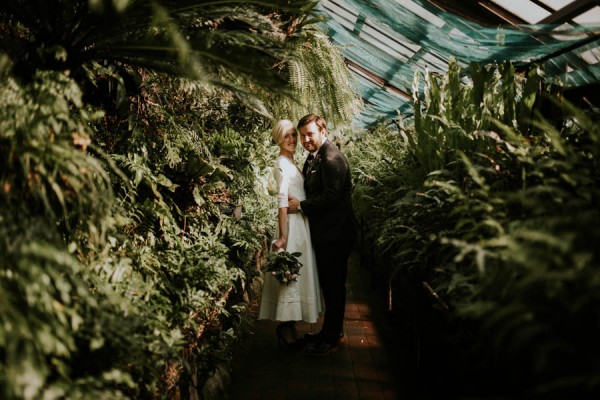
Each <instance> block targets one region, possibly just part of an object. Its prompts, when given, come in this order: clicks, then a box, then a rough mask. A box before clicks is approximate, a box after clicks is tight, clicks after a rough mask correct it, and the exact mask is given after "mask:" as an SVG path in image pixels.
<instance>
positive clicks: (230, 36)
mask: <svg viewBox="0 0 600 400" xmlns="http://www.w3.org/2000/svg"><path fill="white" fill-rule="evenodd" d="M37 3H39V4H37ZM42 3H44V4H42ZM251 3H252V2H246V3H245V4H243V5H240V3H238V2H235V1H233V2H228V1H217V2H210V4H205V3H203V2H191V1H173V2H165V3H164V7H163V8H157V7H153V4H154V3H153V2H147V1H140V2H88V1H82V0H81V1H80V0H72V1H64V2H41V3H40V2H36V4H32V3H29V2H24V1H10V2H4V3H2V5H0V32H2V33H3V35H2V40H1V41H0V46H1V47H0V50H1V53H0V165H1V168H0V188H1V189H0V254H1V255H2V258H1V261H0V314H1V315H2V319H1V321H0V397H1V398H3V399H17V398H18V399H37V398H48V399H52V398H86V399H88V398H108V399H117V398H168V397H179V398H190V397H193V396H195V395H196V394H197V393H196V392H198V391H201V390H202V386H203V384H204V381H205V380H206V378H207V376H208V375H209V374H210V373H211V371H212V369H213V368H214V367H215V363H216V362H217V360H219V359H222V358H223V357H227V356H228V352H229V347H228V344H229V343H231V342H232V341H233V340H235V337H236V335H238V334H239V333H240V331H241V330H242V327H243V325H244V318H243V304H244V303H243V300H244V297H245V296H246V290H247V288H248V286H249V285H250V284H251V283H252V281H253V278H255V277H256V275H257V274H258V273H259V271H257V268H256V265H257V258H259V257H260V254H261V252H262V251H263V249H264V248H265V243H267V242H268V239H269V237H270V235H271V231H272V229H273V228H274V225H273V224H274V222H275V217H274V203H273V197H272V196H270V195H269V181H270V177H271V170H270V168H271V164H272V161H273V160H274V158H275V153H276V150H277V149H276V146H274V145H273V143H272V142H271V141H270V138H269V133H268V130H269V128H270V125H271V120H270V119H269V117H267V116H265V114H266V111H269V109H268V105H269V104H272V103H270V102H274V101H273V99H272V98H271V96H275V95H277V94H279V93H280V92H281V93H287V94H288V95H293V93H294V92H293V90H290V89H289V88H288V86H287V83H288V82H289V79H290V75H289V73H288V72H287V68H288V67H289V66H286V65H288V64H286V62H287V61H288V60H290V59H291V58H292V57H293V56H294V54H296V52H297V50H298V48H299V46H300V45H302V44H303V43H304V42H305V41H306V40H309V37H310V36H308V35H305V34H304V33H303V32H302V28H303V26H304V24H305V23H306V22H307V21H308V20H309V19H310V18H309V17H310V16H311V15H312V11H311V10H312V8H313V7H314V3H313V2H304V1H297V2H285V4H283V3H281V2H277V1H273V2H270V1H267V2H265V1H261V2H258V3H260V4H258V5H256V6H253V5H252V4H251ZM38 6H39V7H38ZM121 6H122V7H121ZM119 21H120V22H123V24H118V23H117V22H119ZM124 21H127V23H126V24H125V23H124ZM115 24H116V25H115ZM117 28H118V29H117ZM186 35H188V36H186ZM303 38H304V40H303ZM148 44H152V46H150V47H148ZM257 48H260V51H257ZM237 57H243V58H244V60H245V61H246V62H245V63H241V62H239V59H237ZM248 57H250V58H248ZM236 60H237V61H236ZM273 65H279V66H281V67H280V68H279V69H278V68H272V67H273ZM182 75H183V77H182ZM343 78H344V79H345V80H344V81H343V82H341V83H340V86H341V87H344V88H345V90H348V89H347V88H346V86H345V85H347V83H344V82H348V79H347V76H345V77H343ZM286 88H287V89H286ZM267 89H268V90H267ZM267 94H268V95H267ZM324 95H325V94H324ZM278 98H281V97H278ZM332 101H334V102H335V101H336V100H335V99H333V100H332ZM304 107H306V105H304ZM339 107H340V108H344V107H346V106H345V105H343V104H340V105H339ZM332 115H334V116H335V117H336V118H339V120H343V119H344V118H350V116H348V115H344V116H339V115H337V114H335V113H334V114H332Z"/></svg>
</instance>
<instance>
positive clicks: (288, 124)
mask: <svg viewBox="0 0 600 400" xmlns="http://www.w3.org/2000/svg"><path fill="white" fill-rule="evenodd" d="M290 128H291V129H294V130H296V127H295V126H294V123H293V122H292V121H290V120H289V119H280V120H279V121H277V123H276V124H275V126H274V127H273V130H272V131H271V137H272V138H273V140H274V141H275V143H276V144H277V145H279V144H280V143H281V142H283V137H284V136H285V133H286V132H287V131H289V130H290Z"/></svg>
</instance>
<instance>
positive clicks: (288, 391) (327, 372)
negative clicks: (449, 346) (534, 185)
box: [229, 252, 414, 400]
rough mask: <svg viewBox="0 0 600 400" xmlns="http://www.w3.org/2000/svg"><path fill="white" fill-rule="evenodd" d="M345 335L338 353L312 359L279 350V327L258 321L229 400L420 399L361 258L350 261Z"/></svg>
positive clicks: (309, 328) (306, 327) (236, 365)
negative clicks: (414, 393) (412, 394)
mask: <svg viewBox="0 0 600 400" xmlns="http://www.w3.org/2000/svg"><path fill="white" fill-rule="evenodd" d="M347 289H348V290H347V292H348V294H347V304H346V319H345V332H344V333H345V335H346V337H347V339H348V340H347V342H346V343H343V344H341V345H340V348H339V350H338V351H337V352H336V353H333V354H329V355H327V356H322V357H308V356H306V355H305V354H304V353H303V352H302V351H288V350H281V349H279V348H278V347H277V341H276V337H275V327H276V326H277V322H274V321H264V320H261V321H257V322H256V325H255V327H254V331H253V334H252V335H251V336H250V337H249V338H248V339H246V340H245V342H244V343H243V345H242V346H241V349H239V350H238V351H237V352H236V354H235V355H234V360H233V371H232V375H231V378H232V379H231V390H230V393H229V399H231V400H237V399H244V400H259V399H260V400H267V399H269V400H270V399H273V400H294V399H298V400H300V399H302V400H305V399H311V400H321V399H336V400H346V399H348V400H350V399H360V400H395V399H408V400H412V399H414V397H413V396H411V395H410V390H409V388H410V387H412V384H411V382H410V380H411V379H410V378H409V377H408V376H406V375H405V374H404V373H403V371H404V370H406V368H405V366H406V365H407V360H406V359H404V358H403V356H402V350H401V348H402V346H401V345H399V343H398V342H397V340H398V337H397V336H395V335H394V332H393V330H391V328H390V327H389V326H388V325H387V324H386V323H385V316H384V315H383V314H384V313H383V305H382V304H377V302H376V301H374V297H375V296H373V292H372V289H371V284H370V274H369V272H368V268H366V267H365V266H361V265H360V258H359V256H358V253H356V252H355V253H354V254H353V255H352V258H351V260H350V268H349V276H348V282H347ZM320 323H321V321H319V322H317V324H312V325H311V324H307V323H299V324H297V329H298V334H299V336H302V335H303V334H304V333H305V332H318V330H319V327H320Z"/></svg>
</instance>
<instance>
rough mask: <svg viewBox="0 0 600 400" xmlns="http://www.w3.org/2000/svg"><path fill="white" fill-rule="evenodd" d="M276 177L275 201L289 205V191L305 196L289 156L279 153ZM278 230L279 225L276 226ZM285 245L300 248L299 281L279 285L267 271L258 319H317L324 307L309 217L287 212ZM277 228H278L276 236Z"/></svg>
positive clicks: (290, 247) (299, 197)
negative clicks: (276, 192) (300, 265)
mask: <svg viewBox="0 0 600 400" xmlns="http://www.w3.org/2000/svg"><path fill="white" fill-rule="evenodd" d="M273 173H274V175H275V180H276V181H277V191H278V195H277V205H278V207H279V208H283V207H287V206H288V194H289V195H290V196H292V197H295V198H297V199H299V200H304V199H306V194H305V193H304V177H303V176H302V172H300V170H299V169H298V167H296V165H295V164H294V163H293V162H292V161H291V160H290V159H288V158H286V157H284V156H279V157H277V159H276V160H275V168H274V171H273ZM278 230H279V229H278ZM287 230H288V236H287V248H286V251H288V252H290V253H294V252H300V253H302V255H301V256H300V257H298V259H299V261H300V262H301V263H302V268H300V273H299V275H298V281H297V282H295V283H292V284H290V285H287V286H286V285H282V284H280V283H279V281H277V279H275V277H274V276H272V275H271V274H270V273H266V274H265V282H264V286H263V291H262V298H261V303H260V312H259V319H270V320H275V321H300V320H302V321H305V322H309V323H315V322H317V318H318V317H319V313H320V312H322V311H323V303H322V299H321V289H320V286H319V277H318V275H317V263H316V261H315V253H314V250H313V248H312V244H311V241H310V230H309V226H308V218H306V217H305V216H304V214H302V213H294V214H288V215H287ZM278 236H279V232H277V236H276V237H278Z"/></svg>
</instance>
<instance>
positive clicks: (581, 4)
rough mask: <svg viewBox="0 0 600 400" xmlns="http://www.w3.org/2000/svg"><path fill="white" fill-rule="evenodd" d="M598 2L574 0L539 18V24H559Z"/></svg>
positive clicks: (596, 0)
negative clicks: (541, 18)
mask: <svg viewBox="0 0 600 400" xmlns="http://www.w3.org/2000/svg"><path fill="white" fill-rule="evenodd" d="M599 3H600V2H599V1H598V0H576V1H574V2H572V3H571V4H568V5H566V6H564V7H563V8H561V9H560V10H557V11H556V12H554V13H552V14H550V15H549V16H547V17H546V18H544V19H543V20H541V21H540V22H539V23H540V24H560V23H563V22H567V21H570V20H572V19H573V18H575V17H577V16H578V15H581V14H583V13H584V12H586V11H588V10H589V9H591V8H593V7H594V6H597V5H598V4H599Z"/></svg>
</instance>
